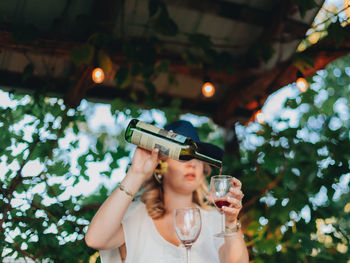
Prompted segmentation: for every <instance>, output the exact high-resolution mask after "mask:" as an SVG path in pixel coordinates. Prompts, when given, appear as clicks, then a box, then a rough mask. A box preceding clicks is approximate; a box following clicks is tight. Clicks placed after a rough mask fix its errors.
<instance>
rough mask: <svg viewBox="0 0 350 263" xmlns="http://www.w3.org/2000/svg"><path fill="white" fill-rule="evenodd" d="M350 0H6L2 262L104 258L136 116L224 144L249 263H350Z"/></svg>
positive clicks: (2, 6) (1, 45)
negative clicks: (101, 234) (101, 244)
mask: <svg viewBox="0 0 350 263" xmlns="http://www.w3.org/2000/svg"><path fill="white" fill-rule="evenodd" d="M349 4H350V3H348V1H347V0H344V1H343V0H326V1H321V0H288V1H282V0H280V1H276V0H275V1H273V0H260V1H258V0H249V1H248V0H246V1H242V0H230V1H229V0H225V1H211V0H202V1H197V0H192V1H180V0H164V1H162V0H149V1H148V0H138V1H136V0H135V1H134V0H130V1H125V0H114V1H113V0H99V1H96V0H84V1H83V0H66V1H62V0H51V1H44V0H3V1H1V2H0V51H1V52H0V129H1V132H0V187H1V188H0V197H1V198H0V262H89V263H94V262H100V258H99V253H98V252H97V251H95V250H93V249H91V248H88V247H87V246H86V245H85V242H84V233H85V231H86V230H87V226H88V224H89V222H90V220H91V219H92V216H93V215H94V213H95V212H96V211H97V209H98V207H99V206H100V205H101V203H102V202H103V201H104V200H105V199H106V197H107V196H108V195H109V194H110V192H111V191H112V190H113V189H114V188H115V187H116V186H117V185H118V183H119V182H120V181H121V180H122V179H123V177H124V176H125V173H126V170H127V167H128V164H129V163H130V161H131V160H130V156H132V152H133V151H134V149H135V146H133V145H130V144H128V143H126V141H125V140H124V131H125V128H126V126H127V124H128V122H129V121H130V120H131V119H132V118H138V119H141V120H143V121H146V122H149V123H153V124H155V125H157V126H160V127H161V126H163V125H165V124H166V123H168V122H171V121H173V120H176V119H186V120H189V121H191V122H192V123H193V124H194V125H195V126H196V127H197V128H198V131H199V133H200V137H201V140H203V141H207V142H213V143H215V144H217V145H219V146H221V147H223V148H224V149H225V156H224V167H223V173H227V174H232V175H234V176H235V177H237V178H238V179H240V180H241V181H242V183H243V192H244V193H245V197H244V206H243V210H242V212H241V221H242V223H243V228H244V231H245V240H246V243H247V246H248V249H249V252H250V260H251V262H257V263H260V262H347V263H349V262H350V247H349V246H350V195H349V184H350V173H349V168H350V162H349V158H350V140H349V137H350V129H349V127H350V109H349V98H350V86H349V84H350V66H349V65H350V56H349V55H348V54H349V52H350V28H349V25H348V23H349V15H350V9H349ZM217 172H218V171H217V170H215V169H214V171H213V173H217Z"/></svg>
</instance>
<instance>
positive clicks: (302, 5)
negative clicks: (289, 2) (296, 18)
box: [293, 0, 317, 18]
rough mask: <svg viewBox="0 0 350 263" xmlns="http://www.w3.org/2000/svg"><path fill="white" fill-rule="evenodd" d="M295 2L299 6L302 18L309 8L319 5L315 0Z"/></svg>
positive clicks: (298, 0)
mask: <svg viewBox="0 0 350 263" xmlns="http://www.w3.org/2000/svg"><path fill="white" fill-rule="evenodd" d="M293 2H294V3H295V4H296V5H297V6H298V8H299V12H300V16H301V17H302V18H303V17H304V16H305V14H306V12H307V11H308V10H310V9H312V8H314V7H317V3H316V2H315V0H293Z"/></svg>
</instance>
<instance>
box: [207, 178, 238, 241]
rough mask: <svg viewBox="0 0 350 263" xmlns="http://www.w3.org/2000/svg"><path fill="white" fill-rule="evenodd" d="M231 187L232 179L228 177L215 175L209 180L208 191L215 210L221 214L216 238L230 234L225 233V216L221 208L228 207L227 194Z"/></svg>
mask: <svg viewBox="0 0 350 263" xmlns="http://www.w3.org/2000/svg"><path fill="white" fill-rule="evenodd" d="M232 185H233V177H232V176H230V175H215V176H212V177H211V179H210V191H211V194H212V198H213V201H214V204H215V207H216V208H217V210H218V211H219V212H220V213H221V232H220V233H218V234H215V236H216V237H224V236H230V235H232V233H227V232H225V214H224V213H223V211H222V209H221V208H222V207H223V206H229V205H230V203H229V202H228V201H227V194H228V193H229V191H230V187H231V186H232Z"/></svg>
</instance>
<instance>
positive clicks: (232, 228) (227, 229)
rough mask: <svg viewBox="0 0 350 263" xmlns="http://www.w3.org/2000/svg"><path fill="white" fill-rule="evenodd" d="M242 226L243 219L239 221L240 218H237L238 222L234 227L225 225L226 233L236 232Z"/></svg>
mask: <svg viewBox="0 0 350 263" xmlns="http://www.w3.org/2000/svg"><path fill="white" fill-rule="evenodd" d="M241 228H242V225H241V221H239V219H237V223H236V224H235V225H234V226H233V227H228V226H225V232H226V233H236V232H238V231H240V230H241Z"/></svg>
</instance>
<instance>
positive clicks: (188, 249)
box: [186, 246, 191, 263]
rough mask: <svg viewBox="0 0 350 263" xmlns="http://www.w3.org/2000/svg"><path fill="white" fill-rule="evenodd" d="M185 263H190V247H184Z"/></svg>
mask: <svg viewBox="0 0 350 263" xmlns="http://www.w3.org/2000/svg"><path fill="white" fill-rule="evenodd" d="M186 263H191V247H190V246H186Z"/></svg>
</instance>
